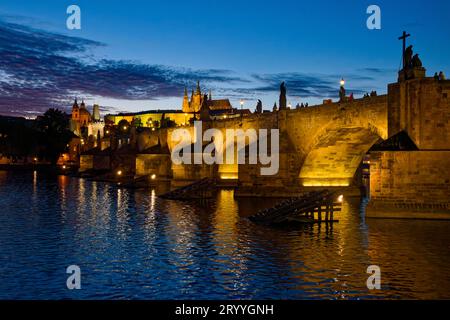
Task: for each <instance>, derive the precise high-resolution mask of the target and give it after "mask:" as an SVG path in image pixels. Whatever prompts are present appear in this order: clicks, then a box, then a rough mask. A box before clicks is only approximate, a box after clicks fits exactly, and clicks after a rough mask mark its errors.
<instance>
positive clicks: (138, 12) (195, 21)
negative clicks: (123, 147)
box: [0, 0, 450, 115]
mask: <svg viewBox="0 0 450 320" xmlns="http://www.w3.org/2000/svg"><path fill="white" fill-rule="evenodd" d="M71 4H77V5H79V6H80V8H81V18H82V29H81V30H68V29H67V28H66V18H67V14H66V9H67V7H68V6H69V5H71ZM371 4H376V5H378V6H380V8H381V17H382V29H381V30H368V29H367V28H366V20H367V17H368V15H367V14H366V9H367V7H368V6H369V5H371ZM448 12H450V1H447V0H433V1H422V0H409V1H403V0H399V1H385V0H383V1H381V0H378V1H370V2H369V1H360V0H341V1H331V0H330V1H325V0H316V1H300V0H296V1H291V0H286V1H272V0H267V1H253V0H247V1H246V0H240V1H234V0H228V1H214V0H209V1H206V0H205V1H203V0H201V1H176V0H171V1H135V0H128V1H126V2H124V1H111V0H110V1H92V0H90V1H61V0H59V1H49V0H40V1H21V0H14V1H9V0H3V1H2V2H1V4H0V113H2V114H25V115H33V114H36V113H39V112H42V111H44V110H45V109H46V108H48V107H60V108H67V107H69V106H70V104H71V102H70V100H71V99H72V98H73V97H74V96H78V97H80V98H81V97H84V98H85V100H86V101H87V103H88V104H92V103H93V102H97V103H100V104H101V106H103V107H104V110H105V111H111V112H115V111H120V110H127V111H138V110H146V109H151V108H161V109H164V108H179V107H180V105H181V97H182V94H183V88H184V86H185V85H187V86H188V87H189V88H191V87H193V86H194V84H195V82H196V80H197V79H199V80H201V82H202V87H203V89H204V90H208V89H210V88H211V89H212V91H213V96H214V97H217V98H219V97H220V98H223V97H227V98H230V99H231V101H232V103H233V104H234V105H235V106H238V101H239V100H240V99H244V100H245V101H246V102H245V106H246V107H248V108H250V109H252V110H253V109H254V107H255V106H256V100H257V99H261V100H262V101H263V104H264V107H265V108H266V109H270V108H271V107H272V106H273V103H274V102H275V101H277V100H278V87H279V83H280V82H281V81H286V84H287V90H288V100H289V101H290V102H291V103H292V104H293V105H295V104H296V103H297V102H309V103H310V104H314V103H318V102H320V101H321V100H322V99H324V98H330V97H331V98H334V97H336V96H337V92H338V86H339V80H340V78H341V77H344V78H345V79H346V80H347V85H346V86H347V90H348V91H352V92H354V93H355V95H356V96H358V95H362V94H363V93H364V92H365V91H371V90H377V91H378V92H380V93H383V92H385V91H386V85H387V84H388V83H389V82H394V81H395V80H396V72H397V70H398V68H399V66H400V61H401V55H400V54H401V43H400V41H398V40H397V38H398V36H399V35H400V34H401V32H402V31H403V30H407V31H408V32H409V33H411V34H412V37H411V38H410V39H408V41H410V43H411V44H413V45H414V48H415V51H417V52H418V53H419V54H420V57H421V59H422V61H423V63H424V65H425V67H426V68H427V69H428V74H429V75H432V74H433V73H434V72H436V71H440V70H443V71H447V73H448V72H450V59H449V57H450V43H449V41H448V39H450V20H449V19H448Z"/></svg>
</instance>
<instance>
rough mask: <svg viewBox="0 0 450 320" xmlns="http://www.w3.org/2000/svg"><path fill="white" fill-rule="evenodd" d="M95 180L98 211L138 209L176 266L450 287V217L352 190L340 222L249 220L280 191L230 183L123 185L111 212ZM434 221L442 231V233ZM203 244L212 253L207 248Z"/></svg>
mask: <svg viewBox="0 0 450 320" xmlns="http://www.w3.org/2000/svg"><path fill="white" fill-rule="evenodd" d="M63 181H64V180H61V181H60V184H61V188H62V192H65V191H64V190H65V188H66V187H67V184H65V183H63ZM0 183H1V175H0ZM97 188H98V187H97V185H93V186H92V189H89V190H86V189H85V186H84V183H83V182H82V180H80V185H79V192H80V193H81V192H82V190H84V192H85V193H86V192H88V193H96V194H97V195H96V196H95V197H92V199H95V203H98V204H97V207H95V208H94V209H93V213H94V214H93V215H94V216H95V212H97V210H98V212H102V215H103V216H104V219H110V222H109V223H110V224H111V219H112V218H111V217H112V216H115V221H114V222H115V223H116V225H115V226H113V227H114V228H115V231H116V232H117V233H118V237H119V238H122V239H125V238H127V234H128V235H129V234H130V233H131V232H135V229H133V228H135V226H133V222H132V220H133V219H137V220H138V221H139V225H141V226H142V228H143V230H144V231H145V232H144V235H143V236H144V241H145V245H146V246H147V247H152V246H154V245H156V244H158V243H160V242H161V241H163V243H164V244H165V245H166V247H164V248H165V249H164V252H157V254H159V255H161V254H162V255H164V257H165V258H166V259H167V261H168V263H170V265H172V266H174V267H175V268H176V269H177V270H190V268H193V267H194V266H197V265H203V264H204V261H203V260H202V259H207V260H210V261H211V263H213V264H214V265H219V266H221V269H222V271H221V277H223V279H225V281H223V285H224V289H225V290H230V291H236V292H246V291H248V290H251V288H250V287H251V278H252V276H253V274H259V275H261V274H264V273H265V272H268V273H269V274H268V276H270V277H271V278H273V279H277V280H276V282H273V283H272V284H268V285H269V286H274V287H278V286H279V287H280V288H282V289H280V290H287V289H286V288H287V287H288V288H289V290H294V291H298V292H301V294H305V293H306V294H307V296H308V297H316V298H321V297H324V296H326V297H328V298H330V297H332V298H338V299H347V298H364V297H368V296H371V297H373V296H380V297H390V298H398V297H405V298H436V297H438V298H449V297H450V294H449V292H450V280H448V277H447V274H448V272H449V271H450V244H449V243H450V241H447V240H450V236H444V237H442V235H446V234H449V232H448V231H450V229H449V226H450V224H449V222H436V221H431V222H424V221H412V220H367V221H365V220H364V219H363V218H362V217H361V213H360V199H359V198H356V197H351V196H347V195H344V201H343V205H342V211H341V212H338V213H335V218H337V219H339V222H338V223H335V224H333V225H326V224H321V225H318V224H315V225H313V226H304V227H296V228H273V227H266V226H260V225H256V224H253V223H251V222H250V221H249V220H248V219H247V217H248V216H250V215H251V214H254V213H256V212H257V211H258V210H260V209H262V208H265V207H269V206H273V205H274V204H275V203H276V202H277V200H276V199H245V198H242V199H234V192H233V191H232V190H220V191H219V192H218V194H217V198H216V199H215V200H214V201H212V202H207V203H198V202H179V201H168V200H162V199H159V198H158V197H157V196H156V194H157V192H156V191H155V190H153V189H152V190H145V191H142V190H141V191H130V190H126V189H120V188H119V189H117V190H116V197H117V199H116V201H115V202H116V203H115V206H111V209H112V211H111V213H109V214H108V213H105V210H103V209H104V208H105V207H107V206H108V204H111V202H112V201H113V199H112V197H111V194H110V192H108V191H105V192H104V194H103V195H101V194H100V193H99V191H98V190H99V189H97ZM113 190H114V189H113ZM86 197H89V195H88V194H85V195H83V196H81V194H80V196H79V199H80V201H85V198H86ZM92 201H93V200H92ZM80 205H81V204H80ZM142 210H144V212H143V214H142V215H141V214H140V213H139V212H141V211H142ZM108 217H109V218H108ZM111 227H112V226H111ZM133 230H134V231H133ZM436 230H437V233H438V234H439V235H440V236H439V238H438V239H440V240H437V239H436V240H434V232H435V231H436ZM161 239H163V240H161ZM208 241H210V242H211V244H209V243H208ZM435 241H442V243H440V244H438V245H439V246H441V247H442V249H441V250H440V252H436V242H435ZM203 246H206V247H207V248H208V249H205V248H203ZM202 250H205V251H206V253H205V254H207V255H208V256H206V257H205V256H202V254H203V253H202ZM210 250H213V252H211V251H210ZM150 258H151V257H149V259H150ZM370 265H378V266H380V268H381V271H382V288H383V290H381V291H369V290H368V289H367V287H366V280H367V278H368V276H369V275H368V274H367V273H366V271H367V267H368V266H370ZM189 272H190V271H189ZM189 272H187V273H186V274H183V279H182V280H180V281H181V283H182V285H184V286H185V288H186V290H187V291H186V292H188V291H189V289H190V288H191V287H190V285H191V283H192V281H196V278H195V275H194V274H191V273H189ZM439 277H442V279H439ZM180 285H181V284H180Z"/></svg>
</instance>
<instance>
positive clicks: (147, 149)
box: [81, 65, 450, 218]
mask: <svg viewBox="0 0 450 320" xmlns="http://www.w3.org/2000/svg"><path fill="white" fill-rule="evenodd" d="M449 94H450V81H447V80H445V79H437V78H436V77H434V78H428V77H426V76H425V69H424V68H423V67H422V66H421V65H414V66H411V67H408V68H404V69H403V70H402V71H400V73H399V80H398V82H396V83H393V84H390V85H388V90H387V94H386V95H381V96H366V97H364V98H362V99H342V98H341V100H340V101H339V102H335V103H331V102H330V103H325V104H323V105H317V106H311V107H308V108H300V109H288V108H280V110H278V111H274V112H264V113H253V114H251V115H246V116H241V117H236V118H230V119H221V120H213V119H206V118H204V119H202V120H203V123H204V129H205V130H206V129H208V128H216V129H220V130H223V132H224V134H225V130H226V129H242V130H247V129H256V130H258V129H279V132H280V144H279V145H280V149H279V171H278V174H276V175H274V176H262V175H261V174H260V168H261V165H260V164H248V162H247V164H242V165H237V164H236V165H231V164H216V165H206V164H181V165H176V164H173V163H172V162H171V158H170V153H171V151H172V150H173V148H174V146H175V144H176V142H175V141H172V140H171V136H172V132H173V130H175V129H173V128H172V129H160V130H156V131H144V132H141V133H139V134H137V133H135V134H133V133H132V135H131V139H130V145H131V146H133V147H132V148H131V149H132V150H134V151H132V152H127V151H126V150H130V149H129V148H128V149H127V148H126V147H122V148H121V149H122V150H121V149H118V150H116V151H114V152H113V154H112V155H111V154H106V155H105V154H103V157H102V155H101V154H95V153H94V154H90V153H89V152H88V153H86V154H85V155H84V159H83V156H82V159H81V169H82V170H84V169H100V168H102V166H103V168H109V169H112V170H115V168H119V167H122V168H132V170H131V171H132V174H133V175H134V178H135V179H137V180H141V181H142V179H144V180H145V179H149V181H150V180H154V181H153V183H156V182H158V181H170V183H171V185H172V187H179V186H182V185H186V184H188V183H192V182H195V181H198V180H200V179H202V178H214V179H216V180H217V181H218V184H219V185H227V186H232V187H234V188H235V195H236V196H261V197H267V196H289V195H293V194H298V193H301V192H303V191H304V190H311V189H320V188H328V189H329V188H336V189H341V188H354V189H360V188H361V187H362V186H363V185H364V182H366V183H367V187H368V190H370V191H369V193H370V203H369V205H368V207H367V215H368V216H376V217H415V218H422V217H423V218H450V170H449V168H450V130H449V129H450V100H449ZM281 95H283V92H282V94H281ZM185 128H186V129H188V130H193V126H192V125H190V126H189V125H187V126H185ZM112 144H114V143H112ZM128 147H129V146H128ZM124 150H125V151H124ZM106 158H107V162H108V164H106V165H105V159H106ZM369 163H370V165H369V166H368V167H367V168H366V172H365V173H364V164H369ZM83 167H84V168H83ZM369 168H370V169H369ZM364 178H366V181H364ZM369 185H370V186H369Z"/></svg>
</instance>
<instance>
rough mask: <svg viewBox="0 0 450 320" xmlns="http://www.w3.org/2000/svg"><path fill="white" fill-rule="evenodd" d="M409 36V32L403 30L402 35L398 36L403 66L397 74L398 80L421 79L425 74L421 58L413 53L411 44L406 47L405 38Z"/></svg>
mask: <svg viewBox="0 0 450 320" xmlns="http://www.w3.org/2000/svg"><path fill="white" fill-rule="evenodd" d="M410 36H411V35H410V34H407V33H406V32H405V31H403V35H402V36H401V37H400V38H399V40H402V42H403V68H402V70H400V72H399V74H398V81H406V80H410V79H421V78H424V77H425V74H426V70H425V68H424V67H423V64H422V60H420V58H419V55H418V54H417V53H416V54H414V52H413V46H411V45H410V46H408V47H406V39H407V38H408V37H410Z"/></svg>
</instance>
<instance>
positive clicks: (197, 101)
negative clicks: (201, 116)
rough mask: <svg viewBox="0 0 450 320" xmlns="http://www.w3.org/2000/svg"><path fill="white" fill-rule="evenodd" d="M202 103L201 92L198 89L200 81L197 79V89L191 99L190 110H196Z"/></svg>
mask: <svg viewBox="0 0 450 320" xmlns="http://www.w3.org/2000/svg"><path fill="white" fill-rule="evenodd" d="M201 105H202V92H201V89H200V81H197V90H196V91H195V94H193V96H192V99H191V108H190V109H191V112H198V111H199V110H200V107H201Z"/></svg>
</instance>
